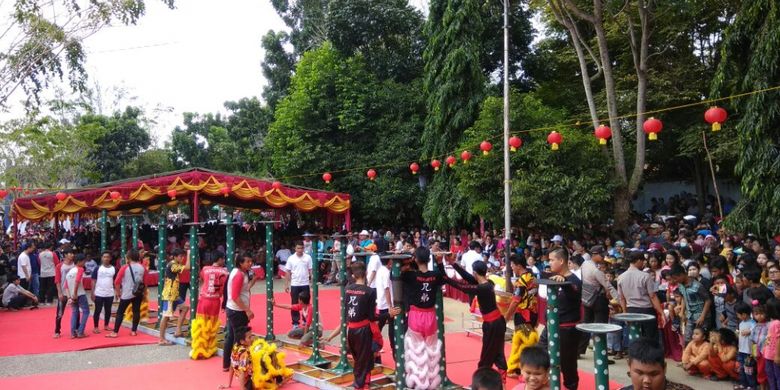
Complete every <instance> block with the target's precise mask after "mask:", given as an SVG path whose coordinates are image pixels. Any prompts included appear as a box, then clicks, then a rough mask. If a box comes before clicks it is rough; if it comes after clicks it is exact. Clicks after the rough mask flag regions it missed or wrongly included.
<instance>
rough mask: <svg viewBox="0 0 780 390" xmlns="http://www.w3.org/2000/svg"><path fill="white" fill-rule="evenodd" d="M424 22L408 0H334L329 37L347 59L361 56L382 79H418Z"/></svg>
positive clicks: (328, 30) (331, 6)
mask: <svg viewBox="0 0 780 390" xmlns="http://www.w3.org/2000/svg"><path fill="white" fill-rule="evenodd" d="M423 24H424V21H423V17H422V15H421V14H420V12H419V11H417V10H415V9H414V8H413V7H412V6H410V5H409V2H408V1H407V0H385V1H375V0H331V2H330V5H329V12H328V23H327V35H328V39H329V40H330V41H331V42H332V43H333V47H334V48H336V49H337V50H338V51H340V52H341V53H342V54H344V55H345V56H352V55H355V54H360V55H362V57H363V58H364V60H365V62H366V66H367V67H368V69H370V70H371V71H372V72H374V73H375V74H377V76H378V77H379V78H380V79H386V78H392V79H394V80H396V81H399V82H410V81H412V80H415V79H417V78H418V77H419V76H420V75H421V73H422V72H421V71H422V50H423V37H422V27H423Z"/></svg>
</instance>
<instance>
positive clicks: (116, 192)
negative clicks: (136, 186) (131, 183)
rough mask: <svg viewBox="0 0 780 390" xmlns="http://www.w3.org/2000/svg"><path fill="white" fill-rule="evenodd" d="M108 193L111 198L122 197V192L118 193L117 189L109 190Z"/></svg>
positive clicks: (117, 198)
mask: <svg viewBox="0 0 780 390" xmlns="http://www.w3.org/2000/svg"><path fill="white" fill-rule="evenodd" d="M109 195H111V200H119V199H120V198H122V194H120V193H119V191H111V193H110V194H109Z"/></svg>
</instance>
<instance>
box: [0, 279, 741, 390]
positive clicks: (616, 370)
mask: <svg viewBox="0 0 780 390" xmlns="http://www.w3.org/2000/svg"><path fill="white" fill-rule="evenodd" d="M283 286H284V285H283V283H281V282H280V281H277V282H276V283H274V290H275V291H276V292H279V291H282V290H283ZM320 288H322V289H333V288H335V287H328V286H322V287H320ZM253 292H254V293H263V292H265V284H264V283H263V284H260V283H258V284H257V285H255V287H254V289H253ZM150 296H151V297H156V296H157V290H156V288H152V289H151V291H150ZM444 314H445V316H446V317H449V318H451V319H452V320H453V321H451V322H446V323H445V328H446V331H447V332H448V333H449V332H461V331H463V329H464V326H468V324H469V320H470V317H471V316H470V314H469V313H468V306H467V305H466V304H464V303H461V302H457V301H454V300H451V299H449V298H445V303H444ZM188 352H189V350H188V349H187V348H185V347H181V346H173V347H159V346H157V345H143V346H133V347H118V348H107V349H98V350H90V351H79V352H66V353H52V354H41V355H28V356H12V357H3V358H0V378H2V377H11V376H25V375H35V374H44V373H52V372H64V371H74V370H83V369H84V368H85V367H90V368H104V367H125V366H133V365H139V364H151V363H162V362H169V361H176V360H184V359H188ZM626 364H627V362H626V361H625V360H618V361H617V362H616V364H614V365H611V366H610V379H612V380H614V381H616V382H619V383H624V384H628V383H629V379H628V376H627V371H628V368H627V366H626ZM578 365H579V368H580V369H581V370H586V371H591V370H593V361H592V360H591V359H581V360H579V362H578ZM667 376H668V377H669V379H671V380H673V381H675V382H679V383H683V384H686V385H689V386H691V387H693V388H695V389H696V388H699V389H708V390H709V389H713V390H726V389H731V388H732V385H731V383H729V382H711V381H709V380H705V379H702V378H698V377H691V376H689V375H687V374H685V373H684V372H683V371H682V369H681V368H679V367H677V366H676V364H675V363H674V362H672V361H670V362H669V364H668V371H667Z"/></svg>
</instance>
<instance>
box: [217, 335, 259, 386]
mask: <svg viewBox="0 0 780 390" xmlns="http://www.w3.org/2000/svg"><path fill="white" fill-rule="evenodd" d="M253 337H254V336H253V335H252V328H250V327H248V326H241V327H239V328H238V329H236V340H238V342H237V343H236V344H235V345H233V351H232V352H231V353H230V373H229V378H230V379H229V380H228V384H227V386H225V385H221V386H219V388H220V389H228V388H230V387H232V386H233V377H236V378H238V384H239V386H240V387H239V388H240V389H241V390H252V389H254V388H255V387H254V384H253V383H252V356H251V355H250V354H249V347H250V346H251V345H252V338H253Z"/></svg>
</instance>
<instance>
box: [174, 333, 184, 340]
mask: <svg viewBox="0 0 780 390" xmlns="http://www.w3.org/2000/svg"><path fill="white" fill-rule="evenodd" d="M173 337H176V338H177V339H178V338H179V337H184V336H183V335H182V334H181V333H174V334H173Z"/></svg>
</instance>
